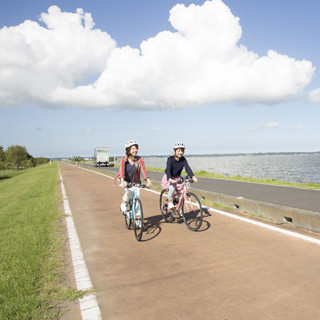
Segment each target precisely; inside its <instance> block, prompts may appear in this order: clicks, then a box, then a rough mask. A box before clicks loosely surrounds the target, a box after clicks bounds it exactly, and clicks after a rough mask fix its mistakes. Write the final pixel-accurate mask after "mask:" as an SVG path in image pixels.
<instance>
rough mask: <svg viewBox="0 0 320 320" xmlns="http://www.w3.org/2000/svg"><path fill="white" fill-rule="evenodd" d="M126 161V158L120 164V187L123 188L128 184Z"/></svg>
mask: <svg viewBox="0 0 320 320" xmlns="http://www.w3.org/2000/svg"><path fill="white" fill-rule="evenodd" d="M125 159H126V157H123V158H122V159H121V162H120V187H123V188H125V187H126V186H127V183H126V182H125V181H124V170H125Z"/></svg>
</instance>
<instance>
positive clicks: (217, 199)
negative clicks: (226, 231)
mask: <svg viewBox="0 0 320 320" xmlns="http://www.w3.org/2000/svg"><path fill="white" fill-rule="evenodd" d="M191 190H192V192H194V193H196V194H197V195H198V196H199V197H201V198H202V199H205V200H208V201H210V202H213V203H217V204H220V205H223V206H226V207H228V208H230V209H232V210H233V211H235V212H241V213H246V214H250V215H253V216H256V217H260V218H264V219H268V220H271V221H275V222H276V223H288V224H292V225H294V226H295V227H297V228H303V229H305V230H309V231H313V232H320V213H317V212H312V211H306V210H301V209H296V208H290V207H283V206H279V205H275V204H271V203H266V202H259V201H254V200H250V199H245V198H242V197H232V196H228V195H225V194H220V193H215V192H209V191H205V190H199V189H195V188H190V191H191Z"/></svg>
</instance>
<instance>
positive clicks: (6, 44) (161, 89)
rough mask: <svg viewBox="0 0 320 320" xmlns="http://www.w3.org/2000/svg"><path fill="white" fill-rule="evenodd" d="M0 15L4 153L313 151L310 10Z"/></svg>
mask: <svg viewBox="0 0 320 320" xmlns="http://www.w3.org/2000/svg"><path fill="white" fill-rule="evenodd" d="M0 1H1V11H0V146H3V147H4V149H6V148H7V147H8V146H11V145H22V146H25V147H26V148H27V150H28V152H29V153H30V154H31V155H33V156H34V157H39V156H44V157H49V158H53V157H72V156H84V157H86V156H92V155H93V149H94V148H95V147H109V148H110V154H111V155H116V156H119V155H122V154H124V145H125V143H126V141H128V140H136V141H137V142H138V144H139V154H140V155H167V154H172V149H173V145H174V143H175V142H177V141H182V142H184V144H185V145H186V155H188V154H233V153H259V152H315V151H320V139H319V137H320V126H319V119H320V74H319V72H320V54H319V52H320V44H319V41H318V38H319V34H320V20H319V19H318V12H319V10H320V3H319V1H317V0H306V1H297V0H282V1H275V0H270V1H254V0H224V1H221V0H211V1H198V0H194V1H191V0H190V1H189V0H186V1H180V2H179V1H173V0H161V1H151V0H117V1H115V0H114V1H109V0H105V1H98V0H91V1H82V0H80V1H71V0H63V1H62V0H56V1H50V0H34V1H29V2H27V1H22V0H11V1H10V2H9V1H3V0H0Z"/></svg>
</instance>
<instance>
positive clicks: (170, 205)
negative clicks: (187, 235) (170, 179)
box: [168, 202, 176, 210]
mask: <svg viewBox="0 0 320 320" xmlns="http://www.w3.org/2000/svg"><path fill="white" fill-rule="evenodd" d="M168 207H169V209H170V210H174V209H175V208H176V207H175V205H174V204H173V203H172V202H169V203H168Z"/></svg>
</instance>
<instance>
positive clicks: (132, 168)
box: [115, 140, 151, 212]
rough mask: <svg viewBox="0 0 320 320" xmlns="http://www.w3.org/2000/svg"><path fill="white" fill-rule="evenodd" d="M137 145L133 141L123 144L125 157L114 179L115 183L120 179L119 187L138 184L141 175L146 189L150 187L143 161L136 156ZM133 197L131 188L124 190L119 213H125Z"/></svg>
mask: <svg viewBox="0 0 320 320" xmlns="http://www.w3.org/2000/svg"><path fill="white" fill-rule="evenodd" d="M138 148H139V146H138V144H137V142H136V141H135V140H129V141H128V142H127V143H126V144H125V151H126V155H125V156H124V157H123V158H122V159H121V162H120V168H119V172H118V174H117V175H116V177H115V181H116V180H117V179H118V178H120V186H121V187H123V188H125V187H126V186H127V183H130V182H136V183H137V182H140V174H141V170H142V173H143V175H144V177H145V179H146V180H147V187H149V186H151V181H150V179H149V177H148V174H147V171H146V169H145V166H144V162H143V159H142V158H141V157H139V156H137V153H138ZM132 196H133V190H132V188H126V193H125V194H124V196H123V198H122V200H123V201H122V203H121V211H122V212H125V211H126V209H127V204H128V202H129V200H130V198H131V197H132Z"/></svg>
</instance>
